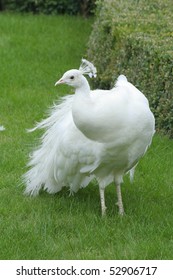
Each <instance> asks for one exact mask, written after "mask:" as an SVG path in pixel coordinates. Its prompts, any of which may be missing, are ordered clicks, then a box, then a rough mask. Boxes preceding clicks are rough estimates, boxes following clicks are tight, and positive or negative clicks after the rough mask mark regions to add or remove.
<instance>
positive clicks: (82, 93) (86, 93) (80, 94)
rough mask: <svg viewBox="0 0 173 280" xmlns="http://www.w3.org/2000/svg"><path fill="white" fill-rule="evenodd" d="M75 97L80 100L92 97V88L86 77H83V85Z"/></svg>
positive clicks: (78, 88)
mask: <svg viewBox="0 0 173 280" xmlns="http://www.w3.org/2000/svg"><path fill="white" fill-rule="evenodd" d="M75 95H76V97H79V98H84V96H85V97H89V96H90V86H89V83H88V81H87V79H86V78H85V77H84V76H82V79H81V83H80V84H79V86H78V87H77V88H76V90H75Z"/></svg>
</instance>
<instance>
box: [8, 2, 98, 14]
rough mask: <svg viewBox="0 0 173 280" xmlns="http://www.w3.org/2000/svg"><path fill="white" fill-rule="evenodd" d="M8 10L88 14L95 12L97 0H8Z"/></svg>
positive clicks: (36, 12) (35, 12)
mask: <svg viewBox="0 0 173 280" xmlns="http://www.w3.org/2000/svg"><path fill="white" fill-rule="evenodd" d="M4 8H6V9H7V10H13V11H20V12H31V13H34V14H38V13H43V14H65V13H66V14H70V15H77V14H82V15H84V16H88V15H90V14H92V13H93V12H94V8H95V0H82V1H80V0H77V1H76V0H6V2H5V3H4Z"/></svg>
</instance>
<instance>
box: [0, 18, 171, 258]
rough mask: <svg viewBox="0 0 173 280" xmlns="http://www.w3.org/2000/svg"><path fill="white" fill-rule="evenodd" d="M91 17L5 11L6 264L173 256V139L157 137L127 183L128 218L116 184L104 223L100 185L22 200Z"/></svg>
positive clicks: (1, 174)
mask: <svg viewBox="0 0 173 280" xmlns="http://www.w3.org/2000/svg"><path fill="white" fill-rule="evenodd" d="M91 22H92V20H89V21H88V20H87V21H86V20H84V19H82V18H75V17H46V16H34V17H33V16H31V15H27V16H26V15H25V16H21V15H8V14H0V30H1V35H2V36H1V37H0V46H1V48H0V61H1V69H2V70H1V82H0V124H3V125H4V126H5V127H6V130H5V131H4V132H1V133H0V155H1V157H0V197H1V199H0V236H1V239H0V248H1V250H0V259H172V258H173V141H171V140H169V139H167V138H166V137H161V136H159V135H156V136H155V137H154V141H153V144H152V146H151V148H150V149H149V151H148V153H147V154H146V156H145V157H144V158H143V159H142V160H141V162H140V164H139V165H138V167H137V169H136V173H135V178H134V183H133V184H130V182H129V178H128V176H126V177H125V179H124V184H123V186H122V195H123V201H124V207H125V211H126V215H125V216H124V217H123V218H122V217H119V216H118V209H117V206H116V205H115V202H116V194H115V188H114V186H113V185H111V186H109V187H108V188H107V189H106V204H107V207H108V211H107V216H106V217H105V218H101V215H100V214H101V213H100V201H99V191H98V187H97V185H96V184H95V183H93V184H91V185H90V186H89V187H87V188H86V189H83V190H80V191H79V192H78V193H77V194H76V195H74V196H71V197H69V193H68V191H67V190H66V189H64V190H63V191H62V192H60V193H58V194H56V195H48V194H47V193H44V192H42V193H41V195H40V196H39V197H36V198H31V197H25V196H24V195H23V190H24V187H23V186H19V187H18V185H19V183H20V178H21V175H22V174H23V173H24V172H25V171H26V167H25V165H26V162H27V157H28V153H29V151H30V150H31V147H32V145H33V144H34V143H35V141H36V139H37V137H38V136H39V135H38V134H37V133H33V134H27V133H26V131H25V129H26V128H29V127H32V126H33V124H34V123H35V121H38V120H40V119H41V118H42V117H44V116H45V111H46V109H47V108H48V107H49V106H51V104H52V103H53V101H54V100H56V99H57V98H58V94H59V95H63V94H65V93H66V91H67V93H69V91H70V89H69V88H67V87H61V88H58V89H57V88H54V82H55V81H56V80H57V79H58V78H59V77H60V76H61V75H62V73H63V72H64V71H65V70H67V69H70V68H74V67H78V66H79V63H80V59H81V57H82V56H83V55H84V54H85V51H86V45H87V41H88V36H89V33H90V30H91Z"/></svg>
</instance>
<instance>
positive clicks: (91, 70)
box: [79, 58, 97, 78]
mask: <svg viewBox="0 0 173 280" xmlns="http://www.w3.org/2000/svg"><path fill="white" fill-rule="evenodd" d="M79 71H81V73H82V74H83V75H85V74H86V75H88V76H89V77H90V78H92V77H94V78H96V76H97V69H96V67H95V66H94V65H93V64H92V63H91V62H89V61H88V60H86V59H84V58H82V63H81V65H80V67H79Z"/></svg>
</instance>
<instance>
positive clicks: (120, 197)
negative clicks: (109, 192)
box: [116, 184, 124, 216]
mask: <svg viewBox="0 0 173 280" xmlns="http://www.w3.org/2000/svg"><path fill="white" fill-rule="evenodd" d="M116 189H117V196H118V202H117V205H118V207H119V214H120V215H121V216H123V215H124V207H123V201H122V195H121V185H120V184H117V185H116Z"/></svg>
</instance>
